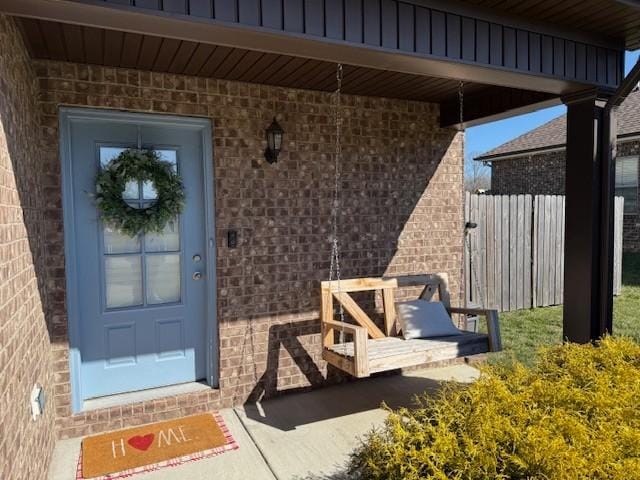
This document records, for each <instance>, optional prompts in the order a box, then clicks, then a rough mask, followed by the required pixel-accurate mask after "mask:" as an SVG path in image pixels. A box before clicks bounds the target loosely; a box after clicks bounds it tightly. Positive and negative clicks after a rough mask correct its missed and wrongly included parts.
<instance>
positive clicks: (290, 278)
mask: <svg viewBox="0 0 640 480" xmlns="http://www.w3.org/2000/svg"><path fill="white" fill-rule="evenodd" d="M2 25H3V26H4V27H5V28H8V29H9V30H10V33H11V35H12V37H16V35H17V32H16V31H15V29H14V27H13V26H11V25H9V22H8V21H6V20H3V24H2ZM7 25H9V27H7ZM5 33H6V32H5ZM11 41H12V42H14V43H15V42H17V39H16V38H12V40H11ZM4 45H6V43H3V46H4ZM9 50H10V51H11V52H12V53H13V52H14V50H16V49H14V48H11V49H9ZM4 51H5V50H4V49H3V52H4ZM21 51H23V50H21ZM23 55H24V53H23ZM0 58H1V57H0ZM23 62H24V63H25V64H26V63H27V62H26V59H23ZM9 63H10V62H9ZM4 69H9V70H10V69H11V67H10V66H9V65H3V64H2V63H0V78H2V77H3V76H4V75H3V74H4V71H3V70H4ZM33 69H34V70H35V77H37V82H38V87H39V92H36V91H35V86H34V85H33V79H34V78H33V77H31V75H32V73H30V72H28V71H27V70H26V69H25V70H24V72H23V75H24V76H25V77H26V78H16V79H15V81H16V82H18V83H20V88H21V89H22V90H24V88H25V85H31V86H32V87H33V88H32V91H28V92H25V91H21V95H20V96H19V97H18V98H23V99H24V100H22V101H23V102H25V103H26V104H27V106H28V107H29V110H28V113H31V114H32V116H31V117H29V118H28V119H26V120H23V119H16V121H17V122H18V123H19V125H18V126H19V127H20V128H22V129H23V130H24V131H23V132H21V133H20V134H19V135H18V136H17V137H15V135H12V138H14V139H15V138H19V139H20V140H21V141H24V143H25V144H26V143H28V142H27V139H35V138H36V137H38V135H37V134H38V128H37V127H36V125H35V122H36V121H37V120H36V119H37V116H36V114H35V112H34V110H35V105H34V99H35V98H36V95H37V98H38V99H39V110H40V117H39V120H40V129H39V133H40V137H41V141H40V142H39V144H40V148H39V149H38V150H35V149H34V147H33V145H31V147H28V148H30V149H31V150H29V151H28V155H23V156H24V157H25V159H24V161H25V164H24V165H23V166H22V167H21V170H20V171H19V172H17V173H19V174H20V178H22V179H23V180H22V181H23V182H24V184H25V188H24V190H27V191H32V192H39V193H42V194H43V199H46V202H45V201H43V202H42V204H41V209H40V210H38V211H37V213H38V215H40V217H38V219H39V223H36V226H38V227H39V230H36V231H35V233H34V234H33V235H32V234H31V232H29V235H28V239H29V241H31V242H36V246H37V249H38V251H37V254H38V257H37V261H38V262H39V263H38V265H40V269H39V270H37V271H36V272H33V267H32V266H30V267H29V268H30V271H31V272H32V273H31V275H32V277H31V278H32V283H31V284H30V285H32V287H31V288H32V290H33V289H34V287H35V279H36V275H35V274H36V273H37V278H38V280H39V281H40V283H41V285H40V286H41V291H46V296H47V308H46V314H47V321H48V325H49V334H50V342H51V350H52V351H51V365H52V371H53V372H52V374H51V375H49V376H47V375H45V373H41V374H39V375H37V372H38V371H39V370H40V371H42V372H44V371H46V367H47V365H49V358H48V356H49V338H47V337H46V331H45V332H44V335H43V332H41V331H40V330H42V328H43V325H42V323H43V320H42V309H40V310H37V309H35V310H34V311H36V312H40V317H37V318H33V319H31V320H30V321H28V322H26V324H28V327H29V328H31V329H35V328H36V327H35V326H38V327H39V328H40V330H39V331H37V332H33V335H30V336H29V337H28V338H29V341H30V342H32V344H33V345H27V348H26V349H24V351H21V352H20V354H19V355H18V354H16V355H15V356H8V355H7V352H6V351H5V350H4V349H2V350H0V353H2V355H3V357H2V359H3V360H10V361H9V364H10V365H9V367H8V368H9V369H11V371H18V370H23V369H28V372H29V376H33V378H29V379H28V381H27V382H26V383H29V384H30V383H32V381H33V380H35V379H37V380H38V381H41V382H42V383H43V384H44V385H45V388H46V389H47V393H48V394H49V406H50V408H49V412H52V411H53V410H54V409H55V431H56V434H57V437H58V438H67V437H74V436H80V435H85V434H89V433H95V432H100V431H105V430H110V429H115V428H121V427H125V426H130V425H137V424H141V423H147V422H152V421H157V420H163V419H167V418H174V417H177V416H180V415H187V414H192V413H196V412H202V411H206V410H210V409H216V408H221V407H227V406H231V405H236V404H241V403H243V402H244V401H245V400H247V399H248V398H254V399H257V398H261V397H265V396H266V397H268V396H272V395H275V394H277V393H278V392H280V391H285V390H291V389H305V388H310V387H315V386H320V385H323V384H326V383H332V382H340V381H344V380H346V378H345V376H344V375H342V374H340V373H339V372H337V371H336V370H335V369H332V368H329V369H328V368H327V365H326V364H325V363H324V362H323V361H322V360H321V346H320V335H319V322H318V308H319V282H320V281H321V280H323V279H326V278H327V276H328V269H329V253H330V242H329V232H330V223H329V220H330V213H331V197H332V185H333V157H332V152H333V151H334V148H335V147H334V136H333V135H334V122H333V107H332V96H331V95H330V94H327V93H321V92H311V91H302V90H295V89H286V88H277V87H269V86H264V85H253V84H244V83H238V82H229V81H217V80H212V79H204V78H196V77H186V76H178V75H171V74H162V73H151V72H146V71H136V70H127V69H117V68H106V67H94V66H87V65H80V64H70V63H58V62H49V61H36V62H33ZM6 82H7V81H6V80H5V83H4V84H2V83H0V92H3V91H12V89H11V88H7V85H6ZM343 102H344V105H345V107H344V115H345V123H344V139H343V140H344V141H343V144H344V161H343V178H342V189H343V202H344V212H343V214H344V216H343V219H342V223H341V225H342V227H341V237H342V240H343V261H342V273H343V276H344V277H356V276H366V275H371V276H378V275H383V274H386V275H395V274H405V273H419V272H446V273H448V274H449V277H450V288H451V293H452V298H453V301H454V303H458V304H459V301H460V298H461V293H462V292H461V290H462V285H461V278H462V275H461V271H462V226H463V201H462V200H463V197H462V184H463V155H462V152H463V135H462V134H459V133H456V132H455V131H454V130H451V129H441V128H439V109H438V106H437V105H433V104H426V103H420V102H409V101H403V100H389V99H383V98H369V97H357V96H345V97H344V99H343ZM63 105H64V106H79V107H92V108H110V109H119V110H127V111H134V112H153V113H167V114H178V115H191V116H199V117H206V118H210V119H211V120H212V122H213V125H214V131H213V142H214V159H208V161H213V162H214V171H215V192H216V193H215V196H216V198H215V212H216V229H217V232H216V237H217V299H218V304H217V320H218V324H219V337H220V350H219V356H220V371H219V383H220V385H219V387H220V388H218V389H215V390H213V389H212V390H207V391H201V392H198V393H193V394H184V395H178V396H175V397H170V398H163V399H159V400H153V401H146V402H141V403H136V404H133V405H126V406H121V407H120V406H119V407H113V408H108V409H102V410H94V411H89V412H83V413H81V414H75V415H74V414H72V411H71V386H70V383H69V379H70V372H69V344H68V337H67V331H68V325H67V313H66V306H65V298H66V292H65V283H66V280H65V269H64V244H63V217H62V202H61V195H62V190H61V179H60V173H59V172H60V159H59V141H58V139H59V125H58V121H59V120H58V113H59V107H60V106H63ZM274 115H276V116H277V117H278V121H279V123H280V124H281V125H282V126H283V127H284V130H285V132H286V133H285V144H284V148H283V152H282V153H281V154H280V159H279V161H278V163H277V164H276V165H269V164H268V163H266V161H265V160H264V156H263V152H264V148H265V139H264V136H265V133H264V132H265V128H266V127H267V126H268V125H269V124H270V122H271V119H272V117H273V116H274ZM27 134H28V135H29V137H27ZM14 143H15V141H14ZM23 148H27V146H26V145H25V146H24V147H23ZM12 160H13V159H12ZM27 160H28V162H30V163H27ZM35 161H37V162H38V164H37V165H35V164H34V163H35ZM13 163H14V165H15V164H16V161H15V160H13ZM18 163H19V162H18ZM3 178H5V177H3ZM36 197H37V196H36ZM12 198H13V197H12ZM34 198H35V197H34ZM18 200H21V201H22V202H28V201H31V200H27V199H26V197H21V198H20V199H17V198H16V199H15V201H16V202H18ZM23 208H24V205H23ZM5 210H6V209H5V208H4V206H3V208H2V209H0V214H2V215H5V214H7V213H6V212H5ZM8 211H9V210H7V212H8ZM43 218H44V220H43ZM230 228H233V229H236V230H238V231H239V246H238V248H236V249H229V248H227V246H226V233H227V231H228V229H230ZM32 237H33V238H32ZM38 242H39V243H38ZM32 250H33V246H32ZM8 289H9V291H10V292H12V293H13V294H15V296H16V298H17V299H19V303H20V306H22V308H25V305H30V302H28V301H27V300H28V297H27V296H26V294H25V293H24V292H25V290H24V289H22V290H14V289H13V286H11V287H8ZM37 291H38V290H37V289H35V292H34V293H37ZM23 318H25V319H26V318H27V317H26V315H21V316H20V322H22V320H23ZM13 323H14V324H10V331H11V332H15V331H16V330H17V329H18V327H19V326H20V325H22V323H17V320H15V321H14V322H13ZM3 328H4V327H3ZM22 331H29V330H28V328H27V325H25V326H24V330H22ZM5 332H6V329H3V330H2V335H3V337H0V338H1V339H3V340H4V338H6V333H5ZM36 341H39V342H41V343H42V345H40V344H37V345H36V344H35V342H36ZM2 345H5V343H4V341H3V343H2ZM11 351H15V347H14V349H13V350H11ZM30 355H31V356H30ZM25 359H27V360H25ZM36 359H37V361H36ZM35 363H37V364H38V365H39V367H38V369H39V370H38V369H36V367H35V366H34V365H32V364H35ZM2 365H7V362H6V361H3V363H2ZM1 378H2V381H5V380H4V379H5V378H6V376H5V375H3V376H2V377H1ZM20 378H21V379H24V378H25V376H24V375H23V376H21V377H20ZM21 381H23V380H21ZM52 381H54V383H55V384H54V385H52ZM20 388H22V386H21V387H20ZM23 397H24V395H23V392H22V393H20V395H17V396H15V397H14V396H11V397H10V398H7V399H6V400H7V402H6V403H4V404H3V405H10V407H11V408H10V409H7V408H3V409H2V410H0V412H3V413H4V412H7V411H10V412H12V413H11V414H10V415H11V416H12V417H11V418H14V414H13V411H14V410H15V409H16V408H18V405H23V404H24V401H25V399H26V398H23ZM3 401H4V398H3ZM46 420H47V421H48V422H52V421H53V420H52V416H51V413H49V414H48V416H47V417H46ZM21 421H22V420H21ZM50 427H51V426H50V425H48V426H47V427H43V428H42V431H39V432H37V433H36V432H29V431H27V428H30V425H29V424H26V425H23V424H22V423H21V424H20V426H19V427H18V428H16V431H18V432H19V434H20V435H21V436H22V438H28V440H23V441H22V448H25V450H26V447H25V445H26V444H27V443H34V444H36V442H40V443H38V444H43V443H45V442H44V441H41V440H37V439H39V438H40V437H43V436H46V435H48V437H47V438H48V442H51V439H50V438H51V432H52V431H53V430H54V429H53V428H50ZM0 428H2V427H0ZM0 438H2V439H5V438H7V437H6V436H3V437H0ZM0 441H1V440H0ZM8 443H9V442H6V441H5V443H4V445H7V444H8ZM4 448H6V447H4ZM42 451H43V452H45V453H46V452H48V451H50V443H47V444H46V445H43V446H42ZM29 454H30V455H31V456H33V458H38V462H41V464H42V465H44V464H46V458H43V457H47V455H44V454H42V453H41V452H39V453H35V452H29ZM2 458H9V457H7V456H3V457H2ZM47 458H48V457H47ZM33 478H41V476H40V475H35V476H34V477H33Z"/></svg>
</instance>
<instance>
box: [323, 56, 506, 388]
mask: <svg viewBox="0 0 640 480" xmlns="http://www.w3.org/2000/svg"><path fill="white" fill-rule="evenodd" d="M336 79H337V83H338V88H337V89H336V91H335V99H336V104H335V127H336V135H335V140H336V144H335V165H334V167H335V184H334V197H333V212H332V236H333V240H332V251H331V267H330V270H329V281H326V282H322V284H321V315H320V322H321V332H322V358H323V359H324V360H325V361H326V362H328V363H329V364H331V365H333V366H334V367H336V368H339V369H340V370H343V371H345V372H347V373H349V374H351V375H353V376H354V377H368V376H369V375H371V374H372V373H376V372H384V371H388V370H395V369H398V368H404V367H410V366H417V365H422V364H426V363H431V362H437V361H443V360H451V359H455V358H459V357H465V356H468V355H474V354H478V353H485V352H489V351H499V350H501V348H502V347H501V342H500V328H499V323H498V313H497V311H496V310H486V309H470V308H457V307H451V304H450V301H449V300H450V299H449V290H448V281H447V275H446V274H444V273H439V274H425V275H410V276H401V277H382V278H354V279H348V280H342V279H341V278H340V249H339V242H338V222H339V215H340V182H341V179H340V161H341V159H342V144H341V138H342V116H341V88H342V65H338V69H337V73H336ZM458 95H459V100H460V124H461V125H462V124H463V113H462V112H463V91H462V83H460V88H459V91H458ZM401 287H422V292H421V294H420V299H422V300H425V301H434V298H435V297H436V294H437V298H438V300H439V301H440V302H442V304H443V305H444V307H445V308H446V310H447V312H448V314H449V316H451V314H454V313H456V314H465V315H468V314H471V315H478V316H484V317H485V318H486V322H487V332H488V333H487V334H482V333H474V332H468V331H465V330H462V331H460V333H461V334H459V335H452V336H448V337H434V338H412V339H408V340H406V339H405V338H404V337H402V336H399V334H400V328H399V323H398V321H397V318H396V308H395V299H396V290H397V289H398V288H401ZM371 291H374V292H377V291H380V292H381V293H382V303H383V310H384V329H385V331H384V332H382V331H381V330H380V329H379V328H378V326H377V325H376V324H375V322H374V321H373V320H372V319H371V318H370V317H369V316H368V315H367V314H366V313H365V311H364V310H363V309H362V308H361V307H360V306H359V305H358V304H357V303H356V301H355V300H354V299H353V297H352V296H351V295H350V293H352V292H371ZM334 298H335V299H336V300H337V301H338V307H339V313H340V321H336V320H334V309H333V307H334V303H333V300H334ZM345 311H346V312H348V313H349V314H350V315H351V317H352V318H353V319H354V320H355V321H356V322H357V323H358V325H353V324H349V323H346V322H345V319H344V312H345ZM465 329H466V326H465ZM337 332H338V333H340V335H339V338H340V341H339V342H338V343H336V342H335V337H336V333H337ZM345 334H347V335H350V336H351V337H352V341H349V342H345V341H344V339H345Z"/></svg>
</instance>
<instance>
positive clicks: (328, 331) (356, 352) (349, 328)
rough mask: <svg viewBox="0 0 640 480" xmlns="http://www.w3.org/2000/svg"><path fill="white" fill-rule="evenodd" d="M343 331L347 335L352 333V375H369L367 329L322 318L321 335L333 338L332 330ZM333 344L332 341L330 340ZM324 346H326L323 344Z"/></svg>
mask: <svg viewBox="0 0 640 480" xmlns="http://www.w3.org/2000/svg"><path fill="white" fill-rule="evenodd" d="M335 330H337V331H339V332H340V331H344V332H345V333H348V334H349V335H353V367H354V372H353V374H354V376H356V377H367V376H369V352H368V345H367V339H368V338H369V335H368V332H367V329H366V328H364V327H359V326H357V325H352V324H350V323H342V322H336V321H335V320H323V321H322V331H323V336H324V337H325V338H326V336H331V337H332V338H333V332H334V331H335ZM332 344H333V342H332ZM325 348H328V346H327V345H325Z"/></svg>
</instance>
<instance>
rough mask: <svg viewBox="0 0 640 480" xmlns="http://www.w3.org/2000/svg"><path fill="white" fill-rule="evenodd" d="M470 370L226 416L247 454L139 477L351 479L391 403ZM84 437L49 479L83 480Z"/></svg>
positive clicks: (346, 389) (421, 373) (59, 450)
mask: <svg viewBox="0 0 640 480" xmlns="http://www.w3.org/2000/svg"><path fill="white" fill-rule="evenodd" d="M477 376H478V371H477V370H476V369H474V368H473V367H470V366H468V365H453V366H449V367H442V368H433V369H424V370H418V371H413V372H407V373H404V374H402V375H394V376H387V377H378V378H372V379H367V380H361V381H358V382H353V383H349V384H344V385H336V386H332V387H328V388H324V389H319V390H313V391H310V392H305V393H294V394H289V395H283V396H281V397H277V398H275V399H272V400H268V401H265V402H262V403H260V404H256V405H253V404H252V405H244V406H242V407H237V408H235V409H226V410H222V411H221V412H220V413H221V414H222V416H223V418H224V420H225V422H226V423H227V426H228V427H229V429H230V430H231V433H232V434H233V436H234V437H235V439H236V441H237V442H238V445H239V446H240V448H239V449H238V450H235V451H231V452H227V453H224V454H222V455H220V456H217V457H213V458H208V459H204V460H200V461H197V462H190V463H187V464H184V465H181V466H179V467H173V468H165V469H162V470H159V471H156V472H151V473H145V474H139V475H135V476H134V478H139V479H141V480H156V479H163V480H174V479H175V480H178V479H185V478H188V479H193V480H199V479H212V478H224V479H225V480H246V479H252V480H263V479H264V480H338V479H344V478H347V477H346V476H345V475H344V473H343V472H344V467H345V465H346V463H347V461H348V458H349V453H350V452H351V451H352V450H353V449H354V448H355V447H356V446H357V445H358V443H359V441H360V439H361V438H362V437H363V436H364V435H365V434H366V433H367V432H369V431H370V430H371V429H373V428H375V427H377V426H380V425H381V424H382V422H383V421H384V418H385V415H386V414H385V412H384V411H383V410H381V409H380V408H379V406H380V404H381V403H382V402H383V401H384V402H386V403H387V404H388V405H389V406H391V407H399V406H409V405H411V403H412V398H413V396H414V395H415V394H417V393H420V392H423V391H425V390H426V391H432V392H433V391H436V389H437V388H438V385H439V384H440V382H441V381H443V380H455V381H458V382H470V381H473V380H474V379H475V378H477ZM80 442H81V439H80V438H77V439H71V440H63V441H60V442H58V444H57V446H56V449H55V452H54V455H53V460H52V463H51V466H50V468H49V477H48V478H49V480H75V478H76V477H75V475H76V474H75V472H76V465H77V461H78V455H79V452H80Z"/></svg>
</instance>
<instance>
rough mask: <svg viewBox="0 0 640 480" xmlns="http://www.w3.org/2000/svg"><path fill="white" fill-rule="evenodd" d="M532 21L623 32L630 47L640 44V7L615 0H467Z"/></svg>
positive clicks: (596, 30) (603, 32)
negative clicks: (639, 11)
mask: <svg viewBox="0 0 640 480" xmlns="http://www.w3.org/2000/svg"><path fill="white" fill-rule="evenodd" d="M464 3H468V4H471V5H475V6H480V7H485V8H488V9H491V10H494V11H496V10H497V11H502V12H503V13H505V14H509V15H513V16H517V17H522V18H526V19H528V20H530V21H535V22H542V23H549V24H552V25H557V26H559V27H560V28H562V27H569V28H571V29H575V30H584V31H588V32H594V33H601V34H603V35H605V36H610V35H611V33H612V32H618V33H620V32H623V33H624V38H625V46H626V48H627V50H635V49H637V48H640V17H639V16H638V7H637V6H636V7H633V6H631V5H629V4H628V2H623V1H616V0H562V1H558V0H464Z"/></svg>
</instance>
